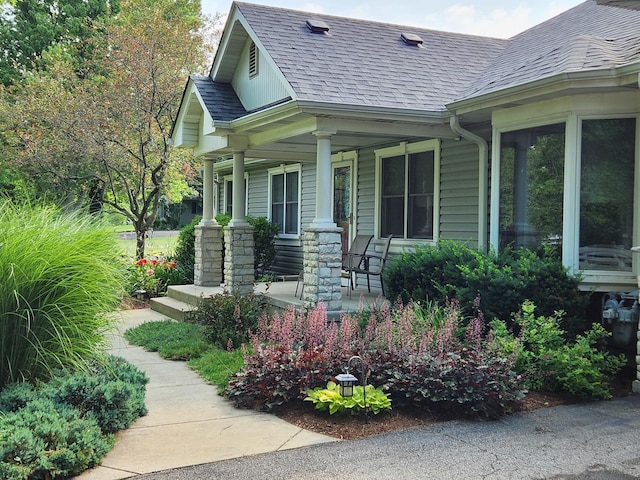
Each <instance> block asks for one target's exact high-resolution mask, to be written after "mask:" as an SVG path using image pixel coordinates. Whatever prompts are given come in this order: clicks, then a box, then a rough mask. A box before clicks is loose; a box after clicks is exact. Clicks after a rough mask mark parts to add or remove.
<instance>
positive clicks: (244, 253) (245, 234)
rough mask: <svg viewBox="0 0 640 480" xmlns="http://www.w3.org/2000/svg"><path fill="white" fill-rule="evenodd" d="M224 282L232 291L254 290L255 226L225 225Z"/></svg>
mask: <svg viewBox="0 0 640 480" xmlns="http://www.w3.org/2000/svg"><path fill="white" fill-rule="evenodd" d="M224 245H225V254H224V284H225V287H226V289H227V290H228V291H229V292H230V293H240V294H246V293H251V292H253V284H254V282H255V271H254V266H253V263H254V255H255V254H254V241H253V227H252V226H250V225H242V226H227V227H224Z"/></svg>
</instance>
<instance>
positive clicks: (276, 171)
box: [267, 163, 302, 239]
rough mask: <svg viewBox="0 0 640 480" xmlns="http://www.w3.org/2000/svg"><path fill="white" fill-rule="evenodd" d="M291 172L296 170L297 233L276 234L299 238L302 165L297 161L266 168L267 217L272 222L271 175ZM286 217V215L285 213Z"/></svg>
mask: <svg viewBox="0 0 640 480" xmlns="http://www.w3.org/2000/svg"><path fill="white" fill-rule="evenodd" d="M291 172H298V219H297V221H296V227H297V230H298V231H297V233H295V234H294V233H279V234H278V238H293V239H299V238H300V216H301V215H302V166H301V164H299V163H294V164H290V165H280V166H278V167H274V168H270V169H269V170H268V174H269V175H268V177H269V178H268V180H267V181H268V186H267V190H268V195H267V209H268V212H267V218H268V219H269V221H270V222H272V221H273V220H272V218H271V199H272V193H273V192H272V191H271V185H272V183H273V182H272V177H273V176H274V175H282V174H286V173H291ZM285 218H286V215H285Z"/></svg>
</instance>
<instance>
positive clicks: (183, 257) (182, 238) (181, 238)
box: [173, 216, 202, 283]
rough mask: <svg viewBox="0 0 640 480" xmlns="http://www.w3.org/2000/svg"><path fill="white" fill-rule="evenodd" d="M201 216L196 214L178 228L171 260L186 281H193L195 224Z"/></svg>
mask: <svg viewBox="0 0 640 480" xmlns="http://www.w3.org/2000/svg"><path fill="white" fill-rule="evenodd" d="M200 220H202V217H200V216H196V217H194V218H193V220H191V222H190V223H188V224H187V225H185V226H184V227H182V229H180V233H179V234H178V240H177V243H176V249H175V252H174V254H173V260H175V262H176V264H177V268H178V271H179V272H180V274H181V275H182V277H183V278H184V281H185V282H186V283H193V267H194V265H195V262H196V250H195V249H196V225H198V223H200Z"/></svg>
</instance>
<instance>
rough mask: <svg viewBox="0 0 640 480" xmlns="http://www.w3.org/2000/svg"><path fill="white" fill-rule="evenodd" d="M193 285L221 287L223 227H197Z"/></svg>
mask: <svg viewBox="0 0 640 480" xmlns="http://www.w3.org/2000/svg"><path fill="white" fill-rule="evenodd" d="M195 236H196V244H195V253H196V258H195V265H194V269H193V283H194V284H195V285H198V286H201V287H219V286H220V284H221V283H222V227H220V226H219V225H211V226H210V225H206V226H205V225H196V228H195Z"/></svg>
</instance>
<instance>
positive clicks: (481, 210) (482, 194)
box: [449, 114, 489, 252]
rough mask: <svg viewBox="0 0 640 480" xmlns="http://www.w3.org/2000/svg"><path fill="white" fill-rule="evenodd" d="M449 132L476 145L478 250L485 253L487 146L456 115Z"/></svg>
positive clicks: (487, 183)
mask: <svg viewBox="0 0 640 480" xmlns="http://www.w3.org/2000/svg"><path fill="white" fill-rule="evenodd" d="M449 125H450V126H451V130H453V131H454V132H455V133H457V134H458V135H460V136H461V137H462V138H464V139H466V140H470V141H472V142H474V143H475V144H476V145H478V250H480V251H483V252H486V251H487V245H488V242H487V238H488V235H487V223H488V220H489V219H488V207H489V144H488V143H487V141H486V140H485V139H484V138H482V137H480V136H478V135H476V134H475V133H472V132H470V131H469V130H465V129H464V128H462V126H461V125H460V120H459V118H458V116H457V115H456V114H453V115H452V116H451V118H449Z"/></svg>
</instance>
